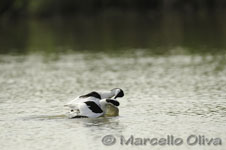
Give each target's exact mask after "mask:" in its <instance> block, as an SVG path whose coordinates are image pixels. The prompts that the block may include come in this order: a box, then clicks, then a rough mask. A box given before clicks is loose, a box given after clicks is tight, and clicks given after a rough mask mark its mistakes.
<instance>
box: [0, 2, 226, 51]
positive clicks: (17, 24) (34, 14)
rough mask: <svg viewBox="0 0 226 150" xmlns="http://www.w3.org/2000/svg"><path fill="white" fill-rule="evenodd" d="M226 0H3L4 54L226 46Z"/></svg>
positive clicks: (0, 30) (0, 36) (0, 32)
mask: <svg viewBox="0 0 226 150" xmlns="http://www.w3.org/2000/svg"><path fill="white" fill-rule="evenodd" d="M225 8H226V1H225V0H83V1H82V0H64V1H62V0H1V1H0V53H2V54H5V53H7V54H8V53H10V54H14V53H16V54H21V53H22V54H25V53H30V52H32V53H33V52H45V53H46V52H50V53H52V52H54V53H55V52H68V51H69V52H71V51H73V52H74V51H94V52H97V51H98V52H99V51H109V52H115V51H120V52H121V53H123V52H125V51H126V50H136V51H137V50H146V51H148V52H150V53H153V54H165V53H166V54H168V53H200V52H201V53H218V52H224V51H225V48H226V21H225V18H226V11H225Z"/></svg>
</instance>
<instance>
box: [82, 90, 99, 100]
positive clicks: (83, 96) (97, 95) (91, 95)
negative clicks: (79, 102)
mask: <svg viewBox="0 0 226 150" xmlns="http://www.w3.org/2000/svg"><path fill="white" fill-rule="evenodd" d="M86 97H95V98H98V99H101V96H100V94H98V93H97V92H95V91H93V92H91V93H88V94H86V95H82V96H80V97H79V98H86Z"/></svg>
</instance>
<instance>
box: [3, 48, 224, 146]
mask: <svg viewBox="0 0 226 150" xmlns="http://www.w3.org/2000/svg"><path fill="white" fill-rule="evenodd" d="M53 58H54V59H53ZM0 62H1V65H0V73H1V76H0V83H1V87H0V91H1V95H0V107H1V111H0V114H1V115H0V116H1V117H0V124H1V125H0V129H1V134H0V136H1V138H0V141H1V149H2V150H9V149H18V150H20V149H21V150H26V149H27V150H28V149H50V150H51V149H52V150H53V149H54V150H58V149H59V150H60V149H65V148H67V149H71V150H74V149H105V148H109V149H115V148H120V149H137V146H131V145H130V146H122V145H120V143H119V138H120V136H121V135H124V136H125V137H126V138H127V137H129V136H130V135H134V136H135V137H142V138H153V137H157V138H158V137H166V136H167V135H174V136H175V137H181V138H185V139H186V137H187V136H189V135H191V134H196V135H205V136H206V137H208V138H212V137H213V138H216V137H219V138H221V139H222V140H223V145H222V146H217V147H216V146H199V145H198V146H195V147H191V146H188V145H186V144H183V145H182V146H150V145H149V146H140V147H139V148H142V149H150V148H155V149H160V148H161V149H181V148H183V149H197V148H198V149H225V145H224V141H225V140H226V136H225V132H224V131H225V123H226V117H225V116H226V107H225V106H226V102H225V98H226V94H225V90H224V88H225V87H226V76H225V74H226V62H225V54H223V55H216V56H213V55H203V56H201V55H166V56H164V55H163V56H152V55H146V54H145V51H144V52H143V53H135V52H134V53H133V55H132V54H131V55H129V56H127V55H121V56H112V55H108V54H106V53H98V54H97V53H88V54H87V53H73V54H65V55H58V56H55V57H53V56H52V57H49V56H42V55H38V54H31V55H22V56H12V55H2V56H0ZM114 87H120V88H122V89H123V90H124V91H125V97H124V98H122V99H120V100H119V101H120V102H121V105H120V115H119V116H118V117H112V118H97V119H68V118H67V117H66V116H65V115H64V114H65V112H66V110H65V108H64V107H63V105H64V104H65V103H66V102H68V101H69V100H71V99H72V98H74V97H75V96H77V95H80V94H83V93H87V92H90V91H92V90H102V89H112V88H114ZM108 134H112V135H114V136H115V137H116V138H117V142H116V144H115V145H114V146H110V147H109V146H108V147H106V146H105V145H103V144H102V143H101V139H102V137H103V136H105V135H108Z"/></svg>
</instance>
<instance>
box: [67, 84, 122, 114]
mask: <svg viewBox="0 0 226 150" xmlns="http://www.w3.org/2000/svg"><path fill="white" fill-rule="evenodd" d="M123 96H124V92H123V90H122V89H120V88H114V89H112V90H110V91H103V92H96V91H93V92H91V93H88V94H86V95H82V96H78V97H76V98H75V99H74V100H72V101H71V102H69V103H68V104H66V105H65V106H68V107H69V108H70V112H69V117H70V118H96V117H100V116H103V115H104V114H105V113H106V105H107V104H111V105H113V106H115V107H117V106H119V102H118V101H117V100H116V98H118V97H123ZM111 98H113V99H111Z"/></svg>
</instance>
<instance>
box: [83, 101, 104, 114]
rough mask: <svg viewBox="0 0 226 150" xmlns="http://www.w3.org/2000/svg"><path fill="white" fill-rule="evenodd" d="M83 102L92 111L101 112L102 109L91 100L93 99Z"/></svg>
mask: <svg viewBox="0 0 226 150" xmlns="http://www.w3.org/2000/svg"><path fill="white" fill-rule="evenodd" d="M84 103H85V104H86V105H87V106H88V107H89V109H90V110H91V111H92V112H94V113H102V112H103V110H102V109H101V108H100V107H99V106H98V105H97V104H96V103H95V102H93V101H87V102H84Z"/></svg>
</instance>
